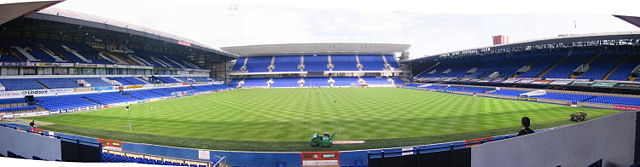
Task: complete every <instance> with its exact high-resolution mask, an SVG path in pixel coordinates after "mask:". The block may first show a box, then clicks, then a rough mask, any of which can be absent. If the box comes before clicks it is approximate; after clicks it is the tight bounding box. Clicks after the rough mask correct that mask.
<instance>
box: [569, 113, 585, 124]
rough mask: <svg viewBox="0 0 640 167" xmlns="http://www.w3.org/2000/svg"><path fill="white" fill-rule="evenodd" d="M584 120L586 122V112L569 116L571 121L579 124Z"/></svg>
mask: <svg viewBox="0 0 640 167" xmlns="http://www.w3.org/2000/svg"><path fill="white" fill-rule="evenodd" d="M585 120H587V113H586V112H577V113H573V114H571V121H575V122H579V121H585Z"/></svg>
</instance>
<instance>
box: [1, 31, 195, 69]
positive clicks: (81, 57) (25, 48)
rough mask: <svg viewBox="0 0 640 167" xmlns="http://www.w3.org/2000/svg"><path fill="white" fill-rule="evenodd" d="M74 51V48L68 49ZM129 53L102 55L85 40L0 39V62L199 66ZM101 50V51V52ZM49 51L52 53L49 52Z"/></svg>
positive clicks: (155, 55)
mask: <svg viewBox="0 0 640 167" xmlns="http://www.w3.org/2000/svg"><path fill="white" fill-rule="evenodd" d="M69 49H71V50H74V51H70V50H69ZM132 51H133V53H131V54H119V53H110V54H101V53H100V52H101V51H99V50H96V49H94V48H92V47H91V46H89V45H87V44H84V43H77V42H70V41H62V40H44V39H38V40H30V39H29V40H28V39H19V38H16V39H9V40H0V62H26V61H29V62H55V63H87V64H126V65H143V66H153V67H165V68H183V69H202V67H200V66H198V65H196V64H195V63H193V62H192V61H191V60H188V58H186V57H185V56H176V55H166V54H163V53H157V52H149V51H143V50H132ZM102 52H103V53H104V51H102ZM49 53H53V54H54V55H51V54H49Z"/></svg>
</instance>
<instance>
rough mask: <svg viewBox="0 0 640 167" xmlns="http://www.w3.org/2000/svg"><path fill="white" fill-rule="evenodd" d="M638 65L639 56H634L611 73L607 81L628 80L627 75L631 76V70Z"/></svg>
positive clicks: (639, 62) (639, 63)
mask: <svg viewBox="0 0 640 167" xmlns="http://www.w3.org/2000/svg"><path fill="white" fill-rule="evenodd" d="M638 65H640V54H634V55H632V56H631V57H630V58H629V59H628V60H627V61H625V62H624V63H623V64H622V65H621V66H620V67H618V68H617V69H616V70H615V71H614V72H613V73H611V75H610V76H609V78H608V80H621V81H626V80H628V77H629V74H631V72H632V70H633V69H634V68H636V66H638Z"/></svg>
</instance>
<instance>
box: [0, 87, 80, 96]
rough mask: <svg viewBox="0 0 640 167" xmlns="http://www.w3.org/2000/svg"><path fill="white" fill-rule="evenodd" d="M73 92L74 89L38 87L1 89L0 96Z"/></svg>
mask: <svg viewBox="0 0 640 167" xmlns="http://www.w3.org/2000/svg"><path fill="white" fill-rule="evenodd" d="M71 92H74V89H71V88H66V89H39V90H20V91H3V92H0V98H12V97H24V96H26V95H36V96H37V95H57V94H64V93H71Z"/></svg>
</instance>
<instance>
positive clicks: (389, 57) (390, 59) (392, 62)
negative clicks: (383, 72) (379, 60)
mask: <svg viewBox="0 0 640 167" xmlns="http://www.w3.org/2000/svg"><path fill="white" fill-rule="evenodd" d="M384 58H385V60H387V63H388V64H389V65H391V67H393V68H400V66H399V65H398V62H397V61H396V58H394V57H393V55H385V56H384Z"/></svg>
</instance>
